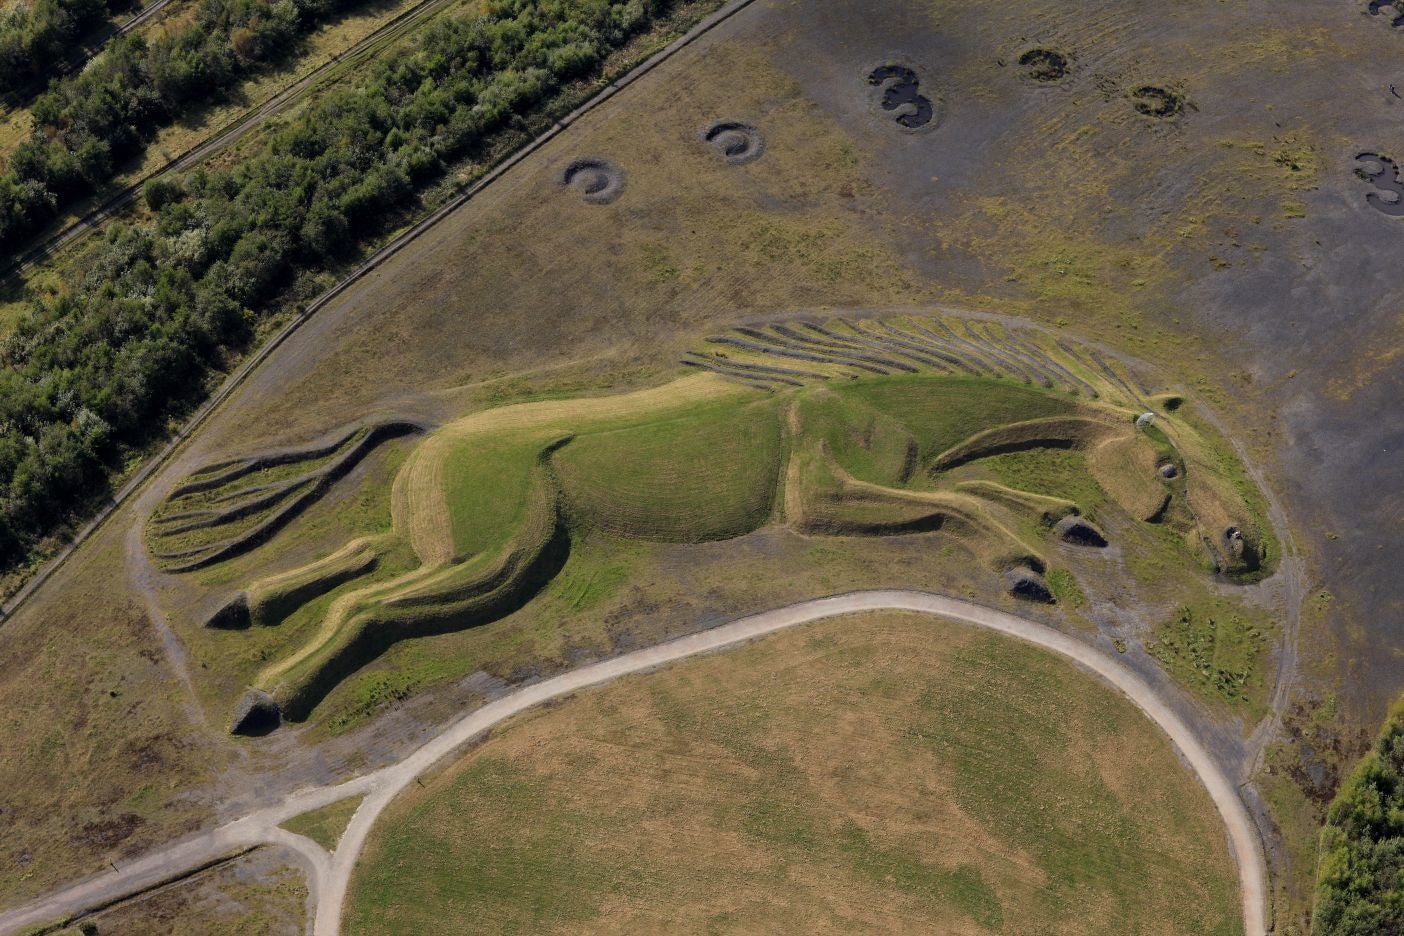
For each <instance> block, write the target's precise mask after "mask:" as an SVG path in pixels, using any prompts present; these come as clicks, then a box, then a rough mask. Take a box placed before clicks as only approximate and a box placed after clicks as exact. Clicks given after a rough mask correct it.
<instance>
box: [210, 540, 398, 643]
mask: <svg viewBox="0 0 1404 936" xmlns="http://www.w3.org/2000/svg"><path fill="white" fill-rule="evenodd" d="M392 539H393V538H392V537H386V536H382V537H360V538H357V539H353V540H351V541H350V542H348V543H347V544H346V545H344V546H342V547H341V548H340V549H338V550H337V551H336V552H334V553H332V554H330V555H328V556H324V557H322V558H321V559H318V560H316V561H314V562H310V563H308V564H307V565H304V566H299V567H298V568H296V569H292V570H290V571H288V572H281V573H279V574H277V575H271V576H268V577H267V578H262V579H259V580H257V581H256V582H253V583H252V584H250V585H249V587H248V588H246V589H245V590H244V591H241V592H239V593H238V594H237V595H235V596H234V597H233V598H232V599H231V600H230V601H229V602H228V603H227V604H225V605H224V606H223V607H221V608H220V609H219V610H218V611H216V612H215V613H214V614H213V615H211V616H210V619H209V620H208V621H207V622H206V626H207V627H215V628H220V629H226V630H229V629H240V628H245V627H248V626H250V625H252V624H261V625H273V624H278V623H280V622H282V621H283V619H284V618H286V617H287V616H288V615H290V614H292V613H293V612H294V611H296V610H297V609H298V608H300V607H302V606H303V605H305V604H307V603H308V602H309V601H312V600H314V599H316V598H318V597H320V596H322V595H325V594H326V593H327V592H329V591H331V590H332V589H334V588H336V587H338V586H340V585H343V584H345V583H346V582H349V581H352V580H353V579H357V578H360V577H361V576H362V575H366V574H367V573H369V572H372V571H374V569H375V567H376V566H377V565H379V563H380V560H381V557H382V556H383V555H384V553H385V551H386V550H387V549H388V548H389V546H390V545H391V541H392Z"/></svg>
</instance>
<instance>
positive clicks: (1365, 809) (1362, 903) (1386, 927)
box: [1311, 703, 1404, 936]
mask: <svg viewBox="0 0 1404 936" xmlns="http://www.w3.org/2000/svg"><path fill="white" fill-rule="evenodd" d="M1311 931H1312V933H1314V934H1315V936H1380V934H1387V933H1404V703H1396V704H1395V706H1394V708H1393V709H1392V710H1391V711H1390V714H1389V718H1388V719H1387V720H1386V721H1385V726H1384V729H1383V730H1382V731H1381V732H1380V736H1379V737H1378V738H1377V739H1376V740H1375V745H1374V747H1373V748H1372V749H1371V750H1370V752H1369V753H1368V754H1366V755H1365V759H1364V760H1363V761H1361V763H1360V764H1359V765H1358V766H1357V767H1356V769H1355V771H1354V772H1353V773H1352V774H1351V775H1350V777H1349V778H1348V779H1347V780H1346V782H1345V783H1344V784H1342V785H1341V788H1340V790H1339V791H1338V792H1337V793H1336V798H1335V800H1334V801H1333V802H1332V803H1331V807H1330V809H1329V810H1328V811H1327V813H1326V826H1325V828H1324V829H1323V830H1322V832H1321V847H1320V852H1319V858H1318V863H1317V877H1316V904H1315V908H1314V910H1313V913H1312V925H1311Z"/></svg>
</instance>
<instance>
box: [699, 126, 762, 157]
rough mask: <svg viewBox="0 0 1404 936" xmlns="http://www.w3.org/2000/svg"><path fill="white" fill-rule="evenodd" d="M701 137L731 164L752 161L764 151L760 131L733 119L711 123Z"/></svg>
mask: <svg viewBox="0 0 1404 936" xmlns="http://www.w3.org/2000/svg"><path fill="white" fill-rule="evenodd" d="M702 139H703V140H705V141H706V142H708V143H710V144H712V146H714V147H715V148H716V149H717V151H718V152H720V153H721V154H722V157H723V158H725V159H726V161H727V162H729V163H732V164H739V163H748V162H754V161H755V160H757V159H760V157H761V154H762V153H763V152H764V151H765V140H764V139H763V138H762V137H761V134H760V131H759V130H757V129H756V128H755V127H752V126H750V125H749V124H743V123H738V122H737V121H734V120H723V121H720V122H718V123H714V124H712V126H710V127H708V128H707V130H706V132H705V133H703V134H702Z"/></svg>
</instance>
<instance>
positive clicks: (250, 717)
mask: <svg viewBox="0 0 1404 936" xmlns="http://www.w3.org/2000/svg"><path fill="white" fill-rule="evenodd" d="M282 723H283V712H282V710H281V709H279V708H278V703H277V702H275V701H273V697H272V696H271V695H269V694H268V693H266V692H264V691H263V690H262V689H250V690H249V691H248V692H246V693H244V697H243V698H242V699H240V700H239V705H238V706H237V707H236V708H235V709H234V721H233V723H232V724H231V725H230V726H229V733H230V734H236V735H266V734H268V732H270V731H272V730H273V729H275V728H277V727H278V726H279V725H281V724H282Z"/></svg>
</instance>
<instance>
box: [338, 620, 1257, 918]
mask: <svg viewBox="0 0 1404 936" xmlns="http://www.w3.org/2000/svg"><path fill="white" fill-rule="evenodd" d="M1236 881H1237V878H1236V874H1235V871H1234V869H1233V865H1232V860H1231V859H1230V857H1229V856H1228V854H1227V849H1226V846H1225V843H1224V836H1223V833H1222V830H1221V829H1220V828H1219V827H1218V819H1217V814H1216V813H1215V812H1214V810H1213V808H1212V806H1211V805H1210V803H1209V801H1208V798H1207V796H1206V795H1205V793H1204V791H1203V790H1202V788H1200V786H1199V785H1198V783H1197V781H1196V780H1195V779H1194V778H1193V777H1192V775H1190V774H1189V773H1188V771H1187V770H1186V769H1185V767H1184V766H1183V765H1182V764H1181V763H1180V762H1179V760H1178V759H1177V757H1176V756H1175V754H1174V753H1173V751H1172V750H1171V748H1170V746H1169V744H1168V743H1167V742H1166V740H1165V739H1164V737H1163V736H1161V735H1160V733H1159V732H1158V730H1157V729H1156V728H1155V727H1154V726H1153V725H1152V724H1151V723H1150V722H1149V721H1148V720H1146V719H1145V718H1144V717H1143V716H1141V714H1140V713H1139V712H1137V711H1136V710H1135V709H1134V708H1133V707H1132V706H1131V705H1130V703H1129V702H1127V701H1126V700H1125V699H1124V698H1122V697H1121V696H1120V695H1118V694H1117V693H1115V692H1114V691H1111V690H1109V689H1107V688H1105V687H1102V686H1100V685H1099V684H1094V683H1093V682H1092V681H1091V680H1090V679H1088V678H1086V677H1083V676H1080V675H1078V674H1076V673H1075V671H1074V670H1073V669H1072V668H1071V667H1069V666H1068V664H1066V663H1065V662H1063V661H1061V660H1059V659H1055V658H1053V657H1052V656H1050V655H1048V654H1045V653H1043V652H1042V651H1036V650H1033V649H1031V648H1027V647H1024V646H1021V645H1017V644H1012V643H1010V642H1008V641H1007V639H1005V638H999V637H995V636H993V635H987V634H981V633H979V632H976V631H973V630H970V629H967V628H962V627H958V626H954V625H949V624H944V623H940V622H934V621H931V620H930V619H924V618H919V617H916V616H905V615H897V614H882V615H867V616H857V617H850V618H844V619H841V620H836V621H828V622H821V623H819V624H816V625H813V626H810V627H806V628H804V629H801V630H799V631H794V632H788V633H784V634H781V635H777V636H775V637H771V638H768V639H766V640H765V641H763V642H761V643H759V644H756V645H752V646H750V647H746V648H743V649H740V650H737V651H734V652H730V653H727V654H724V655H720V656H715V657H710V658H703V659H697V660H692V661H687V662H685V663H683V664H680V665H677V666H674V667H670V668H669V669H667V670H665V671H662V672H660V673H656V674H651V675H648V676H643V677H636V678H631V679H629V680H626V681H623V682H620V683H616V684H613V685H611V686H609V687H606V688H604V689H600V690H593V691H590V692H587V693H584V694H582V695H581V696H579V697H578V698H575V699H573V700H568V701H566V702H564V703H562V704H560V705H558V706H555V707H553V708H552V709H550V710H547V711H540V712H535V713H532V714H530V715H527V716H523V717H522V718H520V719H518V720H516V721H515V722H514V723H512V724H510V725H509V726H507V727H505V728H503V729H501V730H499V731H498V732H496V733H495V734H494V736H493V737H492V738H491V739H490V740H489V741H487V742H486V743H485V744H483V745H481V746H480V747H479V748H477V749H476V750H475V751H474V752H473V753H472V754H470V755H468V756H467V757H466V758H464V759H463V760H462V761H460V762H459V763H458V764H455V765H454V766H452V767H451V768H449V769H448V770H447V771H445V772H444V773H443V774H441V775H440V776H438V777H437V778H435V779H434V780H432V781H430V782H429V783H428V784H426V786H425V788H423V789H418V788H416V789H413V790H412V791H411V792H410V793H409V794H407V795H406V796H404V797H403V798H402V799H401V800H399V801H398V802H397V803H396V804H394V805H393V806H392V807H391V809H390V811H389V812H387V813H386V814H385V816H384V817H383V818H382V820H381V822H380V825H379V826H378V828H377V832H376V834H375V836H374V837H373V838H372V840H371V843H370V845H369V848H368V850H367V852H366V854H365V856H364V858H363V860H362V863H361V865H360V868H359V870H358V873H357V877H356V879H355V882H354V883H353V890H352V896H351V905H350V914H351V920H350V925H351V927H352V928H353V929H355V930H356V931H357V932H364V933H368V934H371V933H379V932H437V931H442V927H441V925H440V924H439V923H436V922H435V921H442V920H445V919H452V920H454V921H455V922H454V927H455V931H456V932H477V931H484V932H489V931H490V932H503V931H517V930H529V931H534V932H567V931H568V932H577V933H594V932H599V933H605V932H639V933H643V932H659V931H662V930H667V931H669V932H680V933H692V932H699V933H700V932H714V931H717V930H723V931H728V932H754V931H768V932H804V933H810V932H855V931H879V932H941V933H972V934H973V933H986V932H1006V933H1035V932H1058V933H1068V934H1090V933H1125V932H1130V931H1136V932H1141V933H1146V934H1159V933H1165V934H1169V933H1182V932H1215V933H1232V932H1237V931H1238V926H1239V925H1240V924H1239V922H1238V920H1237V914H1238V907H1237V892H1236Z"/></svg>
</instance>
